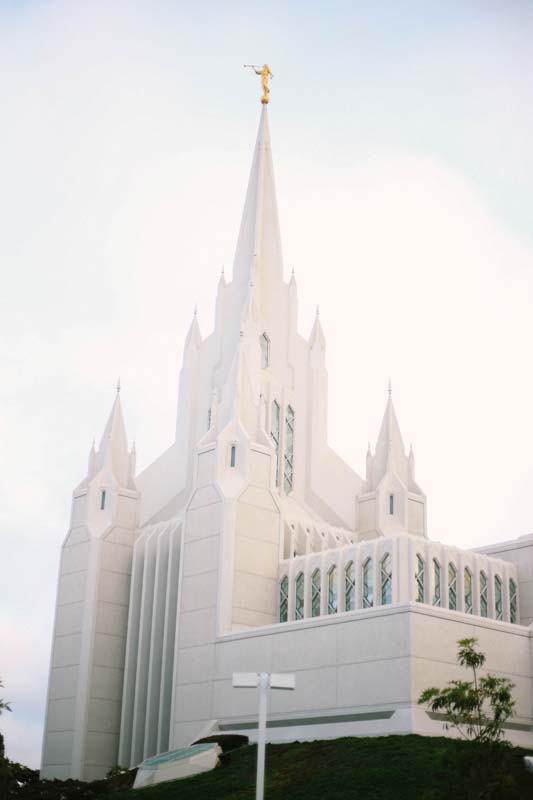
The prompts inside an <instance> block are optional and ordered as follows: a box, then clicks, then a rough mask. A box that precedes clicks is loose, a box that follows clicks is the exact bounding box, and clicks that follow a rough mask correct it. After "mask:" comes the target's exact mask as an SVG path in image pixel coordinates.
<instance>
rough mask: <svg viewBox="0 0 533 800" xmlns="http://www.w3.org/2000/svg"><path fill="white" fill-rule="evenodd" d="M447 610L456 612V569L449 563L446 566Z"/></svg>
mask: <svg viewBox="0 0 533 800" xmlns="http://www.w3.org/2000/svg"><path fill="white" fill-rule="evenodd" d="M448 608H451V610H452V611H457V569H456V568H455V565H454V564H452V563H451V561H450V563H449V564H448Z"/></svg>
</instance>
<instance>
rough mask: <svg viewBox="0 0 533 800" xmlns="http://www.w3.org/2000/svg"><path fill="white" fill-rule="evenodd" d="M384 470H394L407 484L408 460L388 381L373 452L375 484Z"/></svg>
mask: <svg viewBox="0 0 533 800" xmlns="http://www.w3.org/2000/svg"><path fill="white" fill-rule="evenodd" d="M386 472H394V473H396V474H397V475H398V477H399V478H400V480H402V482H403V483H404V484H405V485H406V486H407V483H408V461H407V457H406V454H405V447H404V443H403V439H402V434H401V432H400V426H399V424H398V418H397V417H396V411H395V410H394V405H393V402H392V389H391V384H390V381H389V387H388V398H387V405H386V407H385V413H384V415H383V421H382V423H381V429H380V432H379V436H378V440H377V443H376V451H375V454H374V461H373V469H372V478H373V483H374V485H375V486H376V485H377V484H378V483H379V481H380V480H381V479H382V477H383V476H384V475H385V473H386Z"/></svg>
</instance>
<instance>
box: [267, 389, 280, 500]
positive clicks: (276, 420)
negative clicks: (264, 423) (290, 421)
mask: <svg viewBox="0 0 533 800" xmlns="http://www.w3.org/2000/svg"><path fill="white" fill-rule="evenodd" d="M280 424H281V406H280V404H279V403H278V401H277V400H274V402H273V403H272V421H271V425H270V436H271V437H272V441H273V442H274V449H275V451H276V486H279V434H280Z"/></svg>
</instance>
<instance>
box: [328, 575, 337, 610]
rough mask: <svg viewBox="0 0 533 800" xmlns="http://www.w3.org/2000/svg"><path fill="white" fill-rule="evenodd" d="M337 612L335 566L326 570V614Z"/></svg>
mask: <svg viewBox="0 0 533 800" xmlns="http://www.w3.org/2000/svg"><path fill="white" fill-rule="evenodd" d="M336 613H337V567H331V569H330V571H329V572H328V614H336Z"/></svg>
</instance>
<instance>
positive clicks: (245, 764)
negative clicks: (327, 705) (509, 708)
mask: <svg viewBox="0 0 533 800" xmlns="http://www.w3.org/2000/svg"><path fill="white" fill-rule="evenodd" d="M524 753H525V751H520V750H518V749H516V748H505V747H502V746H490V745H478V744H474V743H469V742H462V741H456V740H452V739H448V738H441V737H436V738H433V737H424V736H385V737H375V738H374V737H373V738H345V739H335V740H326V741H317V742H304V743H301V742H295V743H292V744H276V745H268V747H267V756H266V758H267V770H266V790H265V800H304V798H305V800H330V799H331V800H336V799H337V798H343V800H344V798H346V799H347V800H348V798H349V799H350V800H389V799H390V800H418V798H420V800H437V798H442V799H443V800H444V798H446V800H466V798H468V800H475V798H483V800H489V798H492V799H493V800H514V799H515V798H517V799H518V798H530V800H531V798H533V776H532V775H529V774H528V773H527V772H526V771H525V769H524V767H523V762H522V755H523V754H524ZM255 759H256V748H255V746H247V747H241V748H239V749H238V750H232V751H230V752H228V753H225V754H224V755H223V756H222V758H221V766H220V767H218V768H217V769H215V770H213V771H212V772H208V773H204V774H203V775H197V776H195V777H193V778H186V779H184V780H180V781H173V782H169V783H162V784H159V785H158V786H153V787H149V788H147V789H142V790H135V791H133V790H131V789H129V790H125V791H120V793H118V794H117V793H116V792H112V793H106V794H101V795H99V800H173V799H174V798H176V800H253V798H254V797H255Z"/></svg>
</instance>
